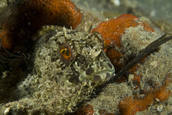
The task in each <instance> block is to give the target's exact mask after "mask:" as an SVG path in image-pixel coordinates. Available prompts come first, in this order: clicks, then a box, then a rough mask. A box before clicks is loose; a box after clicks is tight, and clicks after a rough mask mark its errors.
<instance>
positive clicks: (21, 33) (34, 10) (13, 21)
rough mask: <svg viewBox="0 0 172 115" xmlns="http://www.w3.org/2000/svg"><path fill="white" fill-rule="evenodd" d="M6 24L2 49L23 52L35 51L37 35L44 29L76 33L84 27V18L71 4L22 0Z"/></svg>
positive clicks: (60, 0)
mask: <svg viewBox="0 0 172 115" xmlns="http://www.w3.org/2000/svg"><path fill="white" fill-rule="evenodd" d="M11 10H12V13H11V14H10V15H9V17H8V19H7V20H5V22H4V23H3V27H2V31H1V33H0V39H1V46H2V47H3V48H5V49H9V50H13V51H15V50H16V51H20V50H22V48H23V49H27V48H30V47H31V43H30V42H31V41H32V40H33V35H34V34H36V32H38V30H39V29H41V27H42V26H44V25H58V26H65V27H66V28H70V27H72V28H73V29H74V28H76V27H77V25H78V24H80V22H81V19H82V14H81V13H80V11H79V9H77V8H76V6H75V5H74V4H73V3H72V2H71V1H70V0H18V1H16V3H15V4H14V5H13V6H11Z"/></svg>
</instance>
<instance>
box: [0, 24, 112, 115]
mask: <svg viewBox="0 0 172 115" xmlns="http://www.w3.org/2000/svg"><path fill="white" fill-rule="evenodd" d="M34 56H35V58H34V67H33V68H34V70H33V73H32V74H29V75H28V76H27V77H26V79H24V81H22V82H21V83H20V84H19V85H18V88H17V90H16V91H17V95H18V96H19V97H20V99H19V100H18V101H14V102H9V103H7V104H4V105H3V106H2V107H1V110H3V111H1V113H3V114H9V112H11V113H13V114H19V113H20V114H21V113H22V115H24V114H36V113H37V112H38V113H39V114H41V113H46V114H53V115H54V114H64V113H66V112H71V111H73V109H74V107H75V106H76V105H77V104H78V103H79V102H81V101H83V100H85V99H88V98H89V95H90V94H91V93H92V92H93V90H94V88H95V87H96V86H99V85H101V84H103V83H104V82H106V81H107V80H109V79H110V78H111V77H112V76H113V75H114V72H115V69H114V67H113V65H112V64H111V62H110V61H109V59H108V58H107V57H106V55H105V53H104V51H103V42H102V40H101V38H100V37H99V35H97V34H96V33H95V34H88V33H84V32H77V31H75V30H70V29H66V28H61V27H51V29H49V28H48V29H46V32H45V31H43V32H42V33H41V38H40V40H39V41H38V42H37V44H36V48H35V52H34Z"/></svg>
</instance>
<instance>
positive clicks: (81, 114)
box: [76, 104, 94, 115]
mask: <svg viewBox="0 0 172 115" xmlns="http://www.w3.org/2000/svg"><path fill="white" fill-rule="evenodd" d="M93 114H94V109H93V106H92V105H89V104H88V105H84V106H82V107H81V108H80V109H78V110H77V112H76V115H93Z"/></svg>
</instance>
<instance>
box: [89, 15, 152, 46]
mask: <svg viewBox="0 0 172 115" xmlns="http://www.w3.org/2000/svg"><path fill="white" fill-rule="evenodd" d="M137 25H143V26H144V29H145V30H146V31H153V29H152V28H151V27H150V26H149V25H148V24H147V23H144V22H143V23H140V22H138V18H137V17H136V16H134V15H131V14H123V15H121V16H119V17H117V18H115V19H110V20H108V21H104V22H102V23H100V24H99V25H98V26H97V27H96V28H94V29H93V30H92V32H98V33H100V34H101V35H102V37H103V39H104V45H105V48H106V47H108V46H112V45H116V46H118V47H120V46H121V39H120V38H121V36H122V34H123V33H124V31H125V30H126V29H127V28H129V27H135V26H137Z"/></svg>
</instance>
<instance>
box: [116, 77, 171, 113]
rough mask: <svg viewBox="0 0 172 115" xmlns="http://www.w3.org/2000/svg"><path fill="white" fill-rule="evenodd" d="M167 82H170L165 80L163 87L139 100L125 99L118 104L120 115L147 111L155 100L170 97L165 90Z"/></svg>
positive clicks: (168, 92)
mask: <svg viewBox="0 0 172 115" xmlns="http://www.w3.org/2000/svg"><path fill="white" fill-rule="evenodd" d="M169 82H171V81H170V80H169V78H167V79H166V80H165V84H164V85H162V86H161V87H160V88H158V89H155V90H153V91H149V92H147V93H146V96H145V97H143V98H141V99H140V98H133V97H126V98H125V99H124V100H122V101H121V102H120V103H119V110H120V112H121V115H135V113H136V112H138V111H143V110H145V109H147V108H148V107H149V106H150V105H151V104H152V103H153V102H154V100H155V99H159V100H160V101H165V100H167V99H168V97H169V96H170V95H171V92H170V90H168V89H167V86H168V84H169Z"/></svg>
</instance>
